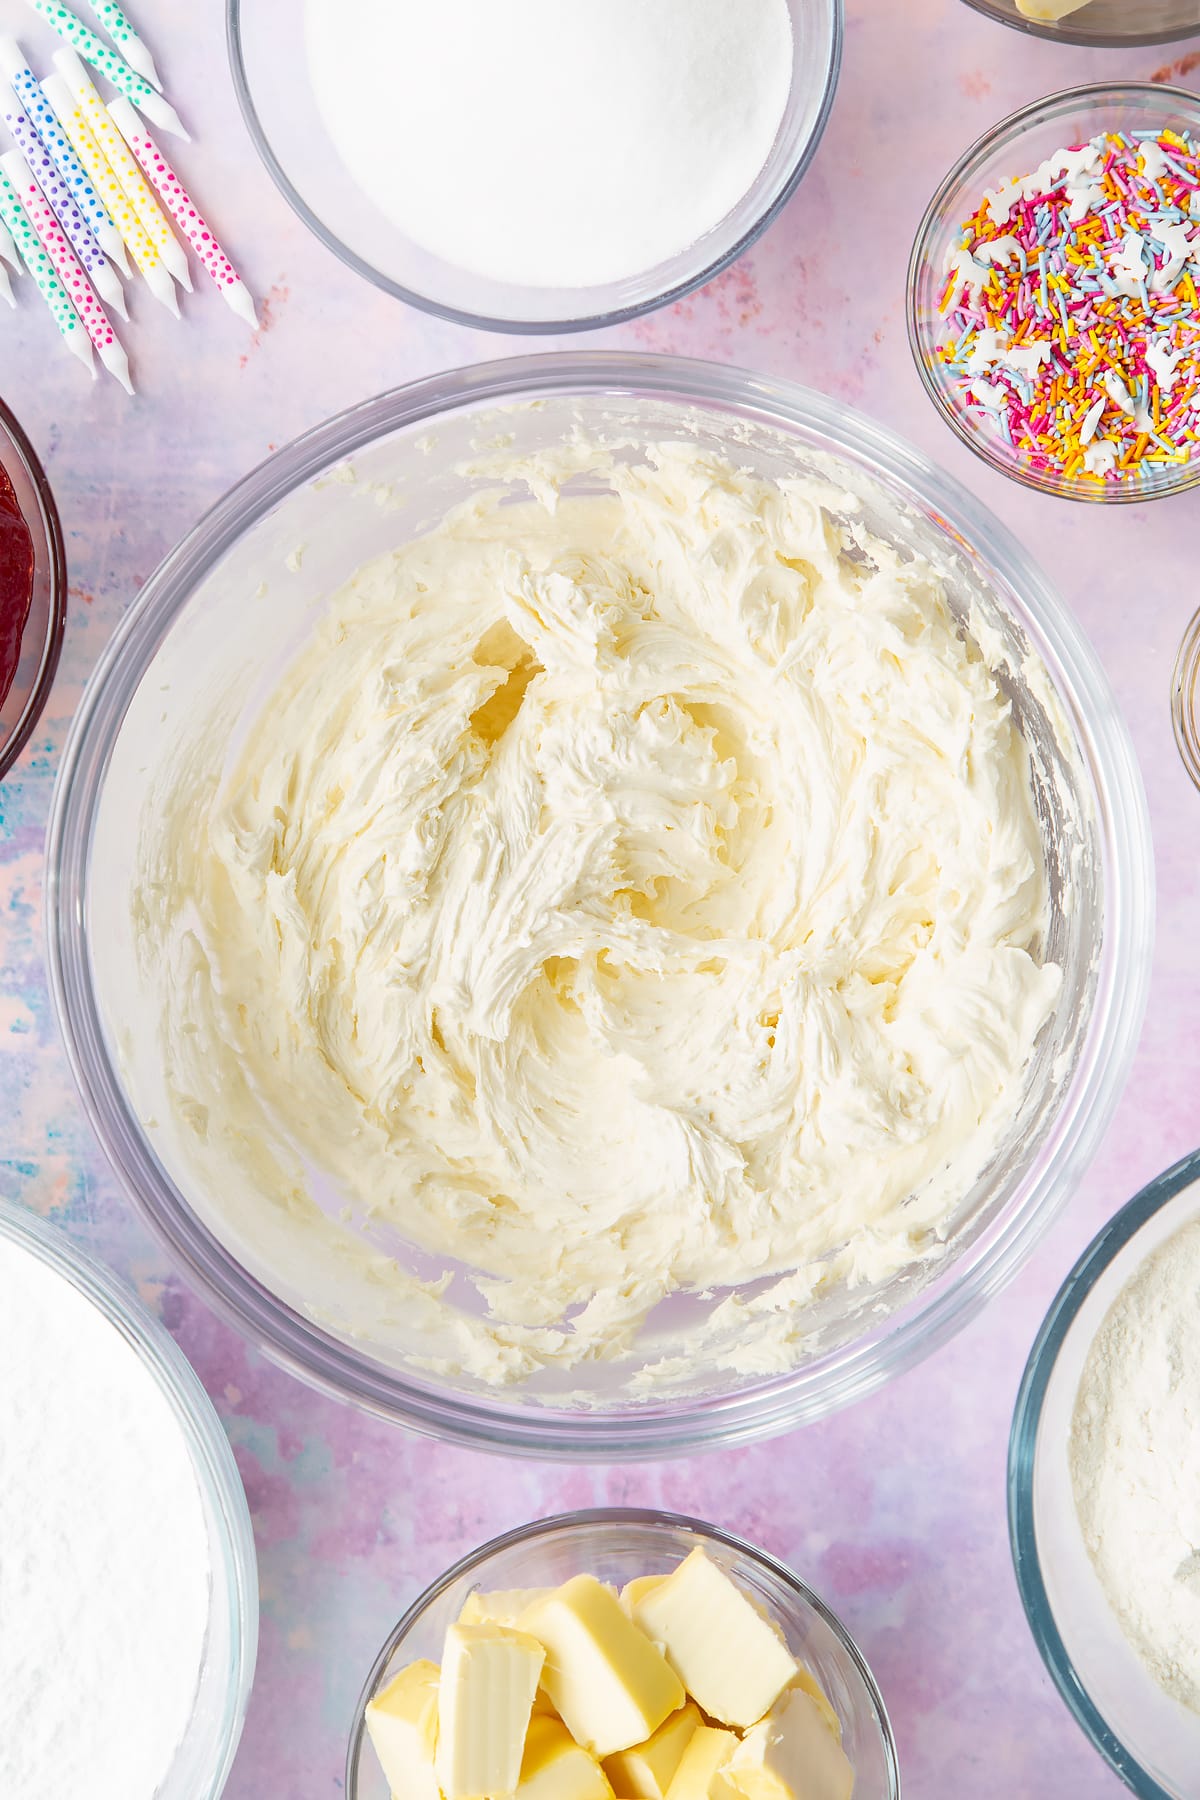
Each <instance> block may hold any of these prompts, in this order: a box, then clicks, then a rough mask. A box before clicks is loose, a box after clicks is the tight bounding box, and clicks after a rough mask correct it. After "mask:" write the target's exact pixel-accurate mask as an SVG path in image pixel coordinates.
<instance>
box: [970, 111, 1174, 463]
mask: <svg viewBox="0 0 1200 1800" xmlns="http://www.w3.org/2000/svg"><path fill="white" fill-rule="evenodd" d="M1198 272H1200V150H1198V149H1197V146H1196V145H1195V144H1193V143H1191V142H1190V141H1188V140H1187V139H1185V138H1183V137H1181V136H1180V135H1179V134H1178V133H1175V132H1171V131H1164V132H1161V133H1149V134H1131V135H1129V136H1121V135H1120V134H1118V133H1115V132H1110V133H1107V134H1105V133H1102V134H1101V135H1099V136H1098V137H1095V138H1093V139H1092V140H1091V141H1090V142H1089V143H1086V144H1075V145H1072V146H1070V147H1068V148H1065V149H1063V150H1060V151H1058V152H1056V154H1055V155H1053V156H1051V157H1049V158H1048V159H1047V160H1046V162H1044V163H1043V164H1042V165H1041V167H1040V168H1038V169H1037V170H1035V171H1034V172H1033V173H1032V174H1030V175H1027V176H1022V177H1019V178H1018V179H1016V180H1013V181H1009V182H1006V183H1004V184H1003V185H1002V186H1001V187H999V188H997V189H995V190H993V191H991V192H989V193H986V194H985V195H984V197H983V199H982V201H981V202H980V205H979V207H978V208H977V210H976V211H975V213H974V214H973V215H972V216H971V218H969V219H968V220H966V222H965V223H964V224H963V226H962V228H961V230H960V232H959V234H958V236H957V238H956V240H955V242H954V243H953V244H952V245H951V247H950V250H949V252H948V254H947V257H946V264H945V275H946V283H945V287H944V288H943V289H942V291H941V293H940V305H939V311H940V313H941V315H942V319H943V327H942V335H941V342H940V344H939V347H938V350H937V356H938V359H939V360H940V361H941V362H942V363H943V364H944V365H945V366H946V369H947V371H948V373H949V375H950V377H951V379H952V381H953V383H954V386H955V387H956V389H957V391H958V394H959V398H960V400H961V401H962V403H963V405H964V406H965V407H966V408H967V409H968V410H969V411H971V412H973V413H975V414H976V415H979V416H982V417H985V418H986V420H987V421H988V422H989V423H990V424H991V426H992V427H993V428H994V429H995V430H996V431H997V432H998V433H999V434H1000V435H1002V436H1003V437H1004V438H1005V439H1006V440H1007V441H1008V442H1009V443H1010V444H1012V445H1013V446H1014V448H1015V449H1016V450H1017V451H1018V453H1019V455H1020V456H1021V458H1022V460H1023V461H1025V462H1026V463H1027V464H1028V465H1029V466H1030V468H1031V469H1032V470H1034V471H1035V472H1036V473H1038V474H1040V475H1043V476H1046V477H1049V478H1051V479H1058V480H1060V481H1064V480H1065V481H1068V482H1074V481H1079V482H1083V483H1095V484H1101V483H1115V482H1126V483H1127V482H1129V481H1130V480H1137V479H1143V480H1144V479H1146V478H1147V477H1148V476H1151V475H1153V476H1154V477H1155V478H1156V479H1157V481H1158V482H1161V480H1162V476H1163V473H1164V472H1165V471H1166V470H1168V469H1169V468H1170V467H1172V466H1174V465H1177V464H1179V463H1184V462H1187V461H1189V460H1190V459H1191V458H1192V457H1193V456H1194V455H1196V454H1198V452H1200V304H1198V302H1197V291H1196V282H1197V276H1198Z"/></svg>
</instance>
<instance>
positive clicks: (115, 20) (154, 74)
mask: <svg viewBox="0 0 1200 1800" xmlns="http://www.w3.org/2000/svg"><path fill="white" fill-rule="evenodd" d="M88 4H89V5H90V7H91V9H92V11H93V12H94V13H95V15H96V17H97V18H98V19H99V21H100V23H101V24H102V25H103V27H104V29H105V31H107V33H108V35H109V37H110V38H111V39H112V41H113V43H114V44H119V45H120V46H121V54H122V56H123V57H124V58H125V61H126V62H127V63H128V64H129V66H130V68H131V69H133V70H134V71H135V72H136V73H137V74H138V75H140V76H141V77H142V79H143V80H144V81H148V82H149V83H150V85H151V87H156V88H157V89H158V90H159V92H160V93H161V92H162V82H161V81H160V80H159V79H158V70H157V69H156V68H155V66H154V58H153V57H152V56H151V54H150V52H149V50H147V48H146V46H145V44H144V43H143V42H142V40H141V38H140V37H139V36H138V34H137V32H136V31H135V30H134V29H133V26H132V25H131V24H130V23H129V20H128V19H127V18H126V17H125V14H124V13H123V12H122V11H121V9H120V7H119V6H117V5H116V3H115V0H88Z"/></svg>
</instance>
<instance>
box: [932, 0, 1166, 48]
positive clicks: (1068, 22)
mask: <svg viewBox="0 0 1200 1800" xmlns="http://www.w3.org/2000/svg"><path fill="white" fill-rule="evenodd" d="M966 4H967V5H968V6H970V7H972V8H974V10H975V11H976V12H981V13H983V15H984V17H985V18H988V19H998V20H999V21H1000V23H1001V24H1002V25H1011V26H1012V27H1013V29H1014V30H1015V31H1027V32H1028V33H1029V34H1030V36H1031V37H1044V38H1057V39H1058V41H1059V43H1060V44H1090V45H1093V46H1094V47H1095V48H1097V49H1100V50H1120V49H1128V48H1129V47H1130V46H1131V45H1133V44H1169V43H1171V42H1173V41H1174V40H1175V39H1177V38H1185V37H1191V36H1192V34H1193V32H1197V31H1200V0H966Z"/></svg>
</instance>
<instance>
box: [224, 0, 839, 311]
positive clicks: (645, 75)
mask: <svg viewBox="0 0 1200 1800" xmlns="http://www.w3.org/2000/svg"><path fill="white" fill-rule="evenodd" d="M228 34H229V45H230V55H231V60H232V65H233V75H234V82H235V85H236V87H237V91H238V95H239V98H240V101H241V104H242V110H243V113H244V114H245V117H246V122H247V125H248V126H249V129H250V132H251V135H252V137H253V139H254V142H255V144H256V146H257V148H258V151H259V154H260V156H261V157H262V159H263V161H264V163H265V164H266V166H267V168H268V170H269V171H270V173H271V175H272V176H273V177H274V179H275V181H276V183H277V184H278V186H279V188H280V190H281V192H282V193H283V195H284V197H285V198H286V199H287V200H288V201H289V203H290V204H291V205H292V206H293V207H294V209H295V211H296V212H297V214H298V215H299V217H300V218H301V219H302V220H303V221H304V223H305V224H306V225H307V226H308V228H309V229H310V230H311V231H313V232H315V234H316V235H317V236H318V237H319V238H320V239H321V241H322V242H323V243H324V244H326V245H327V246H328V248H329V249H331V250H332V251H333V252H334V253H335V254H336V255H337V256H340V257H341V258H342V260H343V261H344V262H346V263H348V264H349V266H350V267H351V268H353V269H356V270H357V271H358V273H359V274H360V275H363V276H365V277H366V278H367V280H369V281H372V282H374V283H375V284H376V286H378V287H381V288H383V289H384V290H385V291H386V292H387V293H390V294H393V295H395V296H396V297H397V298H398V299H401V300H406V301H408V302H409V303H410V304H411V305H414V306H418V307H421V308H423V309H424V310H426V311H428V312H432V313H435V314H438V315H439V316H440V317H442V318H448V319H454V320H456V321H458V322H459V323H461V324H465V325H470V326H475V327H483V328H485V329H491V330H495V331H504V332H533V333H545V332H550V331H577V330H583V329H588V328H591V327H596V326H602V325H611V324H615V323H616V322H618V321H619V320H622V319H630V318H634V317H636V316H637V315H639V314H641V313H645V312H649V311H651V310H652V309H653V308H655V307H658V306H664V305H668V304H670V303H671V302H672V301H674V300H678V299H680V298H681V297H682V296H683V295H685V294H687V293H690V292H691V291H692V290H693V289H695V288H697V287H700V286H702V285H703V284H704V283H705V282H706V281H710V280H711V279H712V278H713V276H715V275H717V274H719V273H720V271H721V270H722V269H724V268H725V267H726V266H727V265H728V264H729V263H731V262H732V261H733V260H734V259H735V258H736V257H738V256H740V255H741V253H742V252H743V251H744V250H745V249H746V248H747V247H748V246H749V245H750V244H751V243H753V241H754V240H755V238H757V237H758V235H759V234H760V233H761V232H762V231H763V230H765V229H766V227H767V226H768V225H769V224H770V223H771V221H772V220H773V219H774V218H775V217H776V215H777V214H778V213H779V212H780V210H781V209H782V207H783V206H784V205H785V204H786V203H787V201H788V199H789V198H790V197H791V195H792V194H793V193H794V192H795V190H796V187H797V185H798V184H799V182H800V180H801V178H802V176H803V175H804V173H805V171H806V170H807V169H808V166H809V164H810V162H811V160H812V158H813V156H814V154H815V152H816V148H817V145H818V143H819V141H820V138H821V135H822V133H823V131H824V128H825V124H826V121H827V119H828V116H829V112H830V109H831V107H832V104H833V98H834V92H835V88H836V85H837V76H838V69H839V65H840V60H841V45H842V0H739V4H738V5H737V6H736V7H731V6H729V5H728V4H727V0H656V4H655V5H654V6H650V7H648V6H645V5H644V4H643V0H607V4H606V5H605V6H604V7H602V8H597V7H596V6H594V5H592V4H591V3H590V0H507V3H506V4H505V5H503V6H497V5H495V4H494V3H493V0H438V4H437V5H434V6H431V5H429V4H428V0H359V3H358V4H356V5H355V6H352V7H346V6H344V5H342V4H341V0H303V4H298V3H297V0H228Z"/></svg>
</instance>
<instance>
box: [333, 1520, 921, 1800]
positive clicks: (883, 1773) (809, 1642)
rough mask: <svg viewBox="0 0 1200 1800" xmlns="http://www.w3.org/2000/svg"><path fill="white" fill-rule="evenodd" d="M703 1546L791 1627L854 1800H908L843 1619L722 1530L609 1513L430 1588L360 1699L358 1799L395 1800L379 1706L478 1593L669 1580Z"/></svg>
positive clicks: (560, 1527) (502, 1542)
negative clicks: (836, 1734) (375, 1740)
mask: <svg viewBox="0 0 1200 1800" xmlns="http://www.w3.org/2000/svg"><path fill="white" fill-rule="evenodd" d="M697 1545H703V1547H704V1549H705V1550H706V1551H707V1553H708V1555H709V1556H711V1557H712V1559H713V1561H714V1562H716V1563H719V1564H720V1566H721V1567H722V1568H723V1569H724V1570H726V1572H727V1573H728V1574H729V1575H731V1576H732V1578H733V1579H734V1581H736V1582H737V1584H738V1586H739V1587H741V1588H743V1589H744V1590H745V1591H746V1592H747V1593H748V1594H749V1595H750V1597H751V1599H753V1600H754V1601H755V1602H756V1603H757V1604H758V1605H760V1606H762V1607H764V1608H765V1609H766V1610H767V1612H769V1613H770V1615H771V1617H772V1618H774V1619H775V1620H776V1621H777V1622H778V1624H779V1625H780V1626H781V1627H782V1628H783V1631H784V1633H785V1634H786V1636H787V1640H788V1644H789V1646H790V1648H791V1650H792V1652H793V1654H794V1655H796V1656H798V1657H800V1658H802V1659H803V1661H804V1662H806V1663H807V1664H808V1667H809V1668H810V1669H811V1670H812V1672H813V1674H814V1675H815V1676H816V1678H817V1680H818V1681H819V1682H820V1684H821V1686H822V1687H823V1688H824V1690H825V1692H826V1694H827V1695H828V1697H829V1699H830V1701H831V1703H832V1705H833V1708H834V1711H835V1712H836V1713H837V1715H838V1718H839V1720H840V1721H841V1726H842V1744H843V1746H844V1748H845V1751H846V1755H847V1756H848V1757H849V1758H850V1761H851V1762H852V1763H853V1765H854V1773H855V1782H854V1800H899V1797H900V1771H899V1767H898V1764H897V1760H896V1745H895V1740H894V1739H893V1737H892V1727H891V1724H890V1722H889V1720H888V1716H887V1709H886V1707H885V1706H884V1704H883V1696H882V1695H881V1694H880V1692H879V1689H878V1687H877V1686H876V1683H875V1677H874V1676H873V1675H872V1674H871V1671H870V1669H869V1668H868V1667H867V1664H866V1662H865V1660H864V1658H863V1654H862V1652H861V1650H860V1649H859V1648H858V1646H857V1644H856V1643H855V1642H854V1639H853V1638H852V1637H851V1636H850V1634H849V1632H848V1631H847V1630H846V1628H845V1626H844V1625H843V1624H842V1623H841V1621H840V1620H839V1619H838V1618H836V1617H835V1615H834V1614H833V1613H832V1612H830V1610H829V1608H828V1607H827V1606H826V1605H825V1603H824V1601H822V1600H820V1599H818V1597H817V1595H816V1594H814V1593H813V1591H812V1589H811V1588H807V1587H805V1585H804V1583H803V1582H802V1581H801V1580H799V1579H798V1577H797V1576H795V1575H793V1574H792V1572H791V1570H790V1569H789V1568H787V1567H786V1566H785V1565H784V1564H783V1563H781V1562H776V1560H775V1558H774V1557H773V1556H768V1555H767V1554H766V1552H765V1551H763V1550H756V1549H754V1548H753V1546H752V1545H750V1544H747V1543H744V1542H743V1541H742V1539H741V1538H736V1537H732V1536H731V1535H730V1534H729V1533H728V1532H726V1531H721V1530H719V1529H718V1527H717V1526H715V1525H705V1524H702V1523H701V1522H700V1520H698V1519H687V1518H681V1517H679V1516H678V1515H677V1514H675V1513H666V1512H650V1511H647V1512H642V1511H637V1510H633V1509H628V1510H627V1509H625V1508H621V1507H616V1508H600V1509H597V1510H596V1511H594V1512H573V1513H564V1514H563V1515H562V1516H561V1517H559V1518H555V1519H540V1520H538V1521H537V1522H536V1523H535V1524H532V1525H523V1526H522V1527H521V1528H520V1529H519V1530H517V1531H510V1532H508V1533H507V1534H506V1535H505V1536H504V1537H498V1538H494V1539H493V1540H492V1542H491V1543H490V1544H484V1546H483V1548H482V1549H480V1550H476V1551H474V1552H473V1554H472V1555H470V1556H467V1557H464V1559H463V1560H462V1562H460V1563H456V1564H455V1565H454V1567H453V1568H452V1569H449V1570H447V1572H446V1573H445V1574H444V1575H442V1576H441V1577H439V1579H438V1580H437V1581H435V1582H434V1584H433V1586H432V1587H430V1588H427V1589H426V1590H425V1592H424V1593H423V1594H422V1595H421V1597H420V1599H419V1600H418V1601H416V1602H415V1604H414V1605H413V1606H411V1607H410V1608H409V1610H408V1611H407V1612H406V1613H405V1615H404V1617H403V1618H402V1619H401V1621H400V1623H399V1624H398V1625H397V1627H396V1629H395V1630H394V1631H393V1632H392V1634H391V1636H390V1637H389V1638H388V1640H387V1643H386V1644H385V1645H384V1646H383V1649H382V1650H381V1651H380V1652H379V1655H378V1656H377V1657H376V1658H375V1666H374V1668H373V1669H372V1670H371V1673H370V1674H369V1675H368V1677H367V1680H366V1685H365V1686H364V1688H363V1691H362V1694H361V1695H360V1696H359V1701H358V1707H357V1710H356V1712H355V1715H354V1726H353V1729H352V1731H351V1734H350V1745H349V1749H348V1751H347V1755H346V1800H388V1788H387V1782H386V1780H385V1779H384V1775H383V1771H382V1770H381V1769H380V1767H379V1764H378V1762H377V1761H376V1759H375V1755H374V1752H373V1751H372V1750H371V1748H370V1744H369V1741H368V1738H367V1728H366V1719H365V1716H364V1715H365V1711H366V1706H367V1702H368V1701H369V1700H371V1699H372V1698H373V1697H374V1695H375V1694H376V1693H378V1691H379V1689H380V1688H381V1687H383V1686H385V1685H386V1684H387V1682H389V1681H390V1680H391V1678H392V1676H393V1675H394V1674H396V1672H397V1671H398V1670H399V1669H401V1668H403V1667H404V1666H405V1664H407V1663H410V1662H414V1661H417V1660H418V1659H420V1658H423V1657H428V1658H429V1659H430V1661H432V1662H440V1660H441V1655H442V1642H443V1640H444V1638H445V1635H446V1628H447V1626H449V1625H452V1624H453V1623H454V1621H455V1619H457V1617H458V1615H459V1613H460V1612H461V1611H462V1608H463V1603H464V1601H465V1600H466V1598H467V1595H468V1594H469V1593H470V1592H471V1591H472V1589H474V1588H483V1589H504V1588H524V1587H556V1586H557V1585H558V1584H559V1583H560V1582H563V1581H567V1580H569V1579H570V1577H571V1576H572V1575H579V1574H582V1573H584V1572H585V1571H586V1572H587V1573H588V1574H590V1575H595V1576H597V1577H598V1578H599V1579H600V1580H601V1581H607V1582H611V1583H612V1584H613V1585H614V1586H618V1587H621V1586H624V1584H625V1582H627V1581H631V1580H632V1579H633V1577H634V1576H635V1575H653V1574H657V1573H659V1572H661V1573H664V1574H665V1573H667V1572H668V1571H669V1570H670V1569H672V1568H674V1567H675V1565H676V1564H677V1563H679V1562H682V1561H683V1558H684V1557H685V1556H687V1555H688V1554H689V1552H690V1551H692V1550H694V1549H695V1548H696V1546H697Z"/></svg>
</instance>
